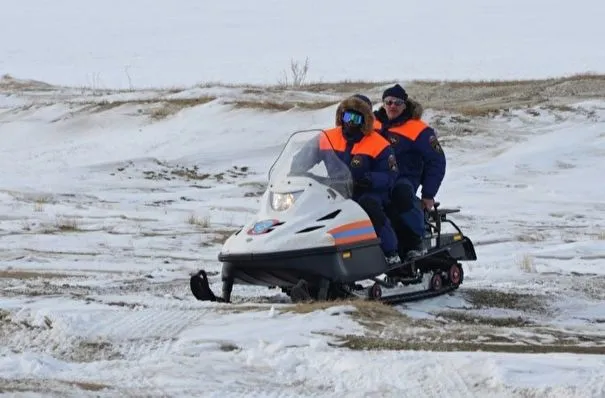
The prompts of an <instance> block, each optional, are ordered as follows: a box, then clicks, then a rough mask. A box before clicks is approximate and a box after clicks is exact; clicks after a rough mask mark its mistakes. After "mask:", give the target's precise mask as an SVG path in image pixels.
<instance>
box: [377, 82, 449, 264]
mask: <svg viewBox="0 0 605 398" xmlns="http://www.w3.org/2000/svg"><path fill="white" fill-rule="evenodd" d="M382 101H383V106H381V107H380V109H378V110H377V111H375V112H374V116H375V119H376V120H375V122H374V129H375V131H377V132H379V133H380V134H381V135H382V136H383V137H385V138H386V139H388V140H389V141H390V142H391V145H392V147H393V149H394V151H395V156H396V158H397V164H398V166H399V178H398V179H397V182H396V183H395V187H394V188H393V192H392V197H391V198H392V205H393V206H394V207H395V209H396V211H397V213H398V214H399V215H400V218H401V221H402V223H403V226H404V228H405V237H406V239H405V247H406V249H407V252H408V254H407V255H406V259H411V258H414V257H416V256H418V255H421V254H423V253H424V250H423V247H422V236H423V235H424V233H425V217H424V212H423V208H424V209H426V210H431V209H432V208H433V205H434V203H435V196H436V195H437V191H438V190H439V187H440V186H441V182H442V181H443V178H444V176H445V166H446V159H445V154H444V153H443V148H442V147H441V145H440V144H439V140H438V139H437V134H436V132H435V130H434V129H433V128H431V127H430V126H429V125H428V124H426V123H425V122H424V121H422V120H421V119H420V118H421V117H422V112H423V109H422V106H421V105H420V104H419V103H417V102H416V101H413V100H411V99H410V98H408V94H407V93H406V91H405V90H404V89H403V87H401V86H400V85H399V84H396V85H394V86H392V87H389V88H387V89H386V90H385V91H384V92H383V94H382ZM420 186H422V191H421V200H420V201H419V200H418V198H417V196H416V192H417V191H418V188H419V187H420Z"/></svg>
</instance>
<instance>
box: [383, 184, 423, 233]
mask: <svg viewBox="0 0 605 398" xmlns="http://www.w3.org/2000/svg"><path fill="white" fill-rule="evenodd" d="M391 201H392V204H393V205H394V206H395V209H396V210H397V213H398V214H399V218H400V219H401V221H402V223H403V226H404V227H406V228H407V229H408V230H409V232H411V233H413V234H414V235H416V236H417V237H422V236H424V232H425V230H426V229H425V218H424V210H423V209H422V204H421V201H420V199H419V198H418V197H417V196H416V189H415V187H414V185H412V183H411V182H410V181H409V180H408V179H407V178H399V179H398V180H397V182H396V183H395V187H394V188H393V191H392V193H391Z"/></svg>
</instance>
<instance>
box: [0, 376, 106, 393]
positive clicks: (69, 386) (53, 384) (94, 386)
mask: <svg viewBox="0 0 605 398" xmlns="http://www.w3.org/2000/svg"><path fill="white" fill-rule="evenodd" d="M74 388H75V389H78V390H81V393H85V392H99V391H102V390H105V389H109V388H110V386H109V385H107V384H103V383H96V382H89V381H75V380H48V379H5V378H2V379H0V393H7V394H14V393H23V392H34V393H40V394H51V395H52V396H61V395H63V394H66V391H70V393H73V392H74V391H73V390H74ZM87 396H88V395H87Z"/></svg>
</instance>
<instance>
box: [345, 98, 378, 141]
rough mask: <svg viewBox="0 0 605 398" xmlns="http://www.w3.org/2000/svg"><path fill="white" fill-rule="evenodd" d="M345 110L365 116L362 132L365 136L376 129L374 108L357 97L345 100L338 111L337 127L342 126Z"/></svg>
mask: <svg viewBox="0 0 605 398" xmlns="http://www.w3.org/2000/svg"><path fill="white" fill-rule="evenodd" d="M345 110H351V111H355V112H359V113H361V114H362V115H363V126H362V127H361V131H362V132H363V134H364V135H368V134H370V133H371V132H372V131H373V130H374V128H373V126H374V113H373V112H372V108H371V107H370V106H369V105H368V104H367V103H366V102H364V101H362V100H361V99H359V98H357V97H349V98H346V99H344V100H343V101H342V102H341V103H340V104H339V105H338V108H337V109H336V125H337V126H342V115H343V114H344V112H345Z"/></svg>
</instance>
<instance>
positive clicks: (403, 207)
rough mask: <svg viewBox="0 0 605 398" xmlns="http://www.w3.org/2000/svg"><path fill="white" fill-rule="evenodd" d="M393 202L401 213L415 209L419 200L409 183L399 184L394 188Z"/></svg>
mask: <svg viewBox="0 0 605 398" xmlns="http://www.w3.org/2000/svg"><path fill="white" fill-rule="evenodd" d="M391 197H392V201H393V203H394V205H395V207H396V208H397V210H399V211H400V212H404V211H409V210H411V209H413V208H414V206H415V204H416V202H417V201H418V198H417V197H416V194H415V193H414V191H413V188H412V185H411V184H407V183H398V184H396V185H395V187H394V188H393V192H392V194H391Z"/></svg>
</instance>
